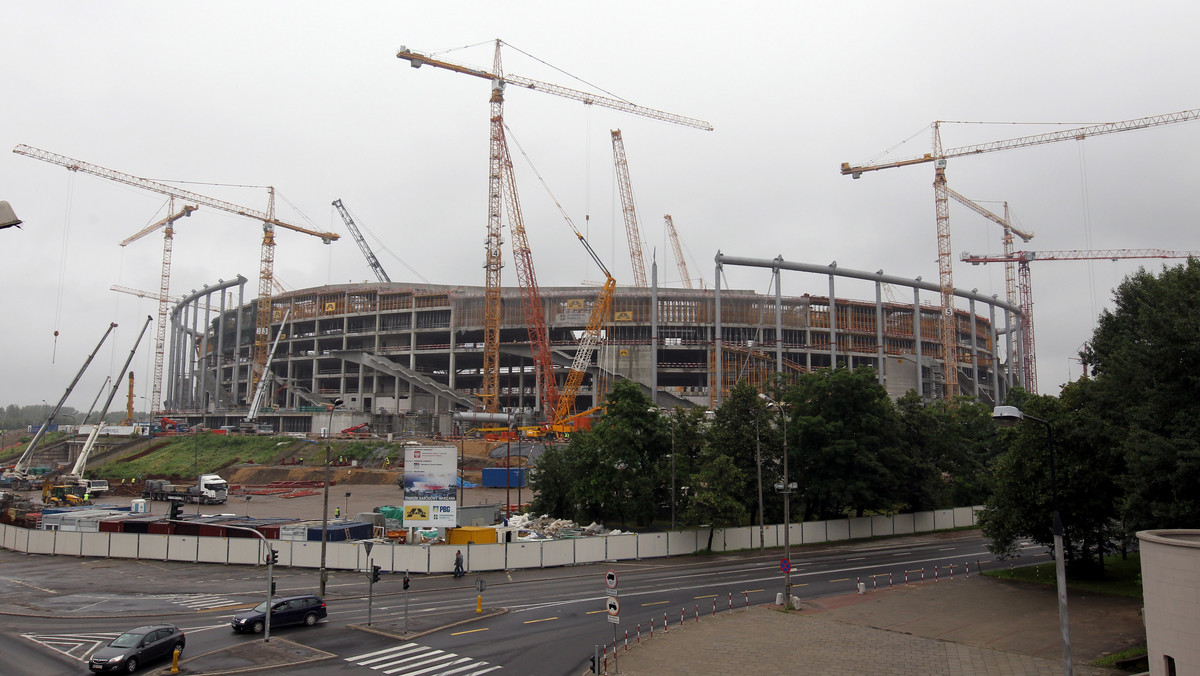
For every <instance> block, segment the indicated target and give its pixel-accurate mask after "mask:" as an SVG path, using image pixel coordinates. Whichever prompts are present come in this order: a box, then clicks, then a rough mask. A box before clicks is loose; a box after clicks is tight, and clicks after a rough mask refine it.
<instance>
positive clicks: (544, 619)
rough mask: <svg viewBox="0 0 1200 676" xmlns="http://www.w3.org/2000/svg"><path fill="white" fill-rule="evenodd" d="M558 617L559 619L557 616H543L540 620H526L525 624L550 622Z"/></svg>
mask: <svg viewBox="0 0 1200 676" xmlns="http://www.w3.org/2000/svg"><path fill="white" fill-rule="evenodd" d="M557 619H558V618H557V617H543V618H542V619H540V620H525V624H537V623H538V622H549V621H550V620H557Z"/></svg>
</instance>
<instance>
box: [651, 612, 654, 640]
mask: <svg viewBox="0 0 1200 676" xmlns="http://www.w3.org/2000/svg"><path fill="white" fill-rule="evenodd" d="M650 638H654V618H653V617H652V618H650Z"/></svg>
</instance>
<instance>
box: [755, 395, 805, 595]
mask: <svg viewBox="0 0 1200 676" xmlns="http://www.w3.org/2000/svg"><path fill="white" fill-rule="evenodd" d="M758 396H759V397H760V398H761V399H763V400H764V401H766V402H767V408H772V409H775V410H776V411H778V412H779V418H780V420H782V421H783V481H782V482H780V483H777V484H775V492H776V493H780V494H782V495H783V558H784V559H785V560H786V561H787V565H786V566H784V571H783V607H784V608H786V609H787V610H792V566H791V563H792V537H791V536H792V492H793V491H795V490H796V484H795V483H793V482H791V481H789V480H788V451H787V419H788V416H787V411H786V410H785V407H786V406H787V404H786V403H780V402H777V401H775V400H774V399H772V398H770V397H768V396H767V395H765V394H763V393H761V392H759V393H758Z"/></svg>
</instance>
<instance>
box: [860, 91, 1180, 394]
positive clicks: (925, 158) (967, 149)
mask: <svg viewBox="0 0 1200 676" xmlns="http://www.w3.org/2000/svg"><path fill="white" fill-rule="evenodd" d="M1196 119H1200V109H1193V110H1184V111H1180V112H1178V113H1167V114H1165V115H1153V116H1150V117H1141V118H1137V119H1133V120H1123V121H1121V122H1110V123H1106V124H1095V125H1090V126H1086V127H1078V128H1075V129H1065V130H1062V131H1054V132H1049V133H1045V134H1035V135H1032V136H1020V137H1017V138H1010V139H1003V140H999V141H991V142H988V143H978V144H975V145H969V146H962V147H958V148H945V149H943V148H942V134H941V125H942V124H945V122H943V121H941V120H938V121H935V122H934V123H933V124H932V125H931V126H932V128H933V152H932V153H925V154H924V155H922V156H920V157H913V158H909V159H904V160H896V161H892V162H882V163H878V164H864V165H851V164H850V163H849V162H843V163H842V169H841V171H842V175H843V176H850V177H851V178H860V177H861V176H862V175H863V174H864V173H865V172H868V171H877V170H879V169H891V168H894V167H907V166H912V165H916V164H926V163H929V162H932V163H933V167H934V174H933V201H934V212H935V215H936V218H937V239H938V282H939V286H940V287H941V293H942V321H941V342H942V360H943V363H944V366H945V397H946V398H947V399H949V398H951V397H954V396H957V395H958V394H959V392H958V325H957V324H958V323H957V320H956V318H955V315H954V269H953V267H952V260H951V251H950V206H949V199H950V193H949V186H948V185H947V184H946V161H947V160H949V159H951V158H955V157H966V156H969V155H981V154H983V153H990V152H996V151H999V150H1013V149H1015V148H1025V147H1028V146H1035V145H1044V144H1047V143H1055V142H1058V141H1068V140H1072V139H1074V140H1082V139H1084V138H1086V137H1088V136H1100V135H1102V134H1113V133H1116V132H1120V131H1133V130H1135V129H1147V128H1150V127H1160V126H1163V125H1167V124H1175V123H1177V122H1188V121H1191V120H1196Z"/></svg>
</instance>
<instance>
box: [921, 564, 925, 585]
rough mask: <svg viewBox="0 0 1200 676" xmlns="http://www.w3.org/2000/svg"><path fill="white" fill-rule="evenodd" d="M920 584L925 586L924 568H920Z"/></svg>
mask: <svg viewBox="0 0 1200 676" xmlns="http://www.w3.org/2000/svg"><path fill="white" fill-rule="evenodd" d="M921 584H925V567H924V566H921Z"/></svg>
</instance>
